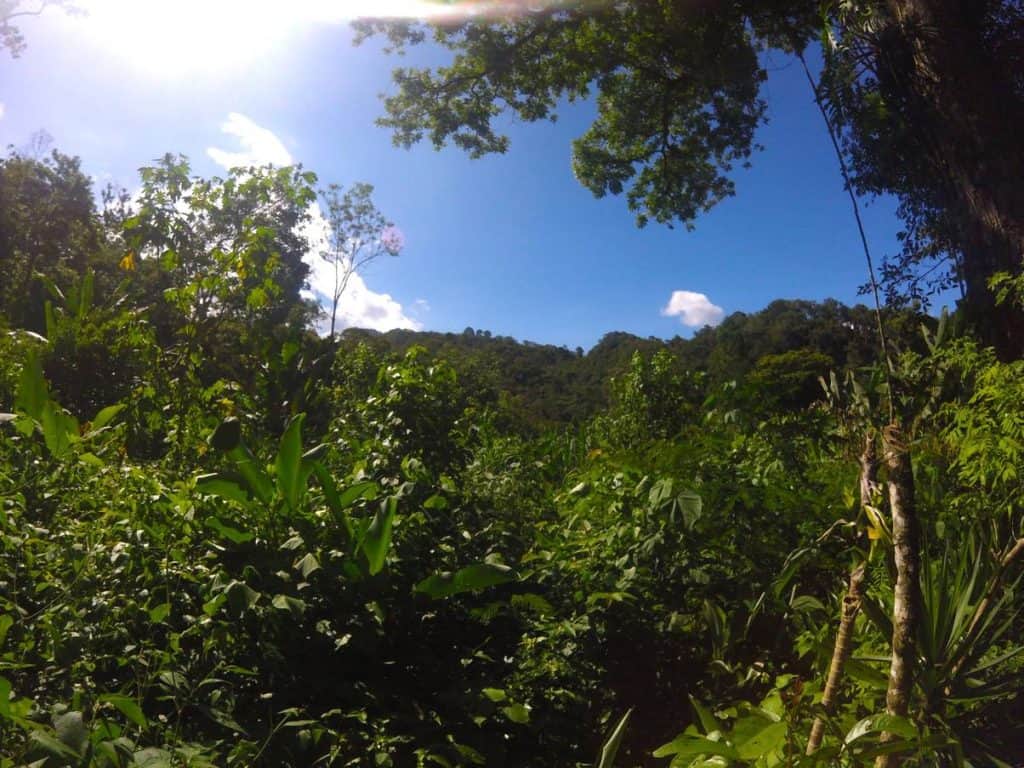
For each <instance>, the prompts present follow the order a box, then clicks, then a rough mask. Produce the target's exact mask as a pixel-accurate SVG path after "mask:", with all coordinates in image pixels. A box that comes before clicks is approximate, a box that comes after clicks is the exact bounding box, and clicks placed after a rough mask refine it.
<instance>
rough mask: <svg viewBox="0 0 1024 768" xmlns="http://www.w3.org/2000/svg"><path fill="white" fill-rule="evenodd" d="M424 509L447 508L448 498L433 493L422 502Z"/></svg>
mask: <svg viewBox="0 0 1024 768" xmlns="http://www.w3.org/2000/svg"><path fill="white" fill-rule="evenodd" d="M423 508H424V509H434V510H442V509H448V499H446V498H445V497H444V496H441V495H440V494H437V493H435V494H434V495H433V496H431V497H430V498H429V499H427V500H426V501H424V502H423Z"/></svg>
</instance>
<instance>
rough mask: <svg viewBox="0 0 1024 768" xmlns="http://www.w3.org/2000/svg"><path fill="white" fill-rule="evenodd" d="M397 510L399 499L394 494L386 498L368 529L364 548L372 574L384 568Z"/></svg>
mask: <svg viewBox="0 0 1024 768" xmlns="http://www.w3.org/2000/svg"><path fill="white" fill-rule="evenodd" d="M397 510H398V499H396V498H395V497H394V496H389V497H388V498H386V499H384V500H383V501H382V502H381V503H380V509H378V510H377V514H376V515H374V517H373V520H372V522H371V523H370V526H369V527H368V528H367V529H366V535H365V536H364V537H363V543H362V548H363V554H364V555H366V562H367V564H368V565H369V569H370V574H371V575H374V574H377V573H380V572H381V570H382V569H383V568H384V561H385V560H386V559H387V555H388V549H389V548H390V547H391V526H392V524H393V523H394V521H395V512H396V511H397Z"/></svg>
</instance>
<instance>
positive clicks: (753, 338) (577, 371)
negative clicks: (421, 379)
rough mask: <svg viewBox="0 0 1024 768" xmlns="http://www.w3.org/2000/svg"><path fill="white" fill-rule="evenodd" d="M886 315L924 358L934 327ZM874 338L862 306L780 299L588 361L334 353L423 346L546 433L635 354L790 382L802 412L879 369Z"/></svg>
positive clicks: (498, 346) (711, 377)
mask: <svg viewBox="0 0 1024 768" xmlns="http://www.w3.org/2000/svg"><path fill="white" fill-rule="evenodd" d="M886 316H887V317H886V322H887V323H888V324H889V326H890V327H891V328H892V332H893V333H894V334H897V335H898V336H899V338H900V341H901V343H903V344H905V345H906V346H908V347H910V348H914V349H918V350H923V349H924V344H923V341H922V340H921V337H920V326H921V325H922V324H923V325H926V326H927V327H929V328H934V324H935V321H934V318H931V317H928V316H927V315H924V314H921V313H917V312H913V311H910V310H901V311H892V312H887V313H886ZM875 329H876V319H875V316H874V314H873V313H872V312H871V311H870V310H868V309H867V307H864V306H862V305H860V306H856V307H847V306H844V305H842V304H840V303H839V302H836V301H832V300H829V301H825V302H822V303H816V302H811V301H800V300H779V301H775V302H773V303H772V304H771V305H770V306H768V307H766V308H765V309H763V310H762V311H760V312H755V313H753V314H749V315H748V314H745V313H742V312H737V313H735V314H733V315H730V316H729V317H727V318H726V319H725V321H724V322H723V323H722V324H721V325H719V326H716V327H711V326H705V327H704V328H703V329H701V330H699V331H698V332H697V333H696V334H695V335H694V336H693V337H692V338H682V337H679V336H677V337H675V338H673V339H670V340H662V339H657V338H653V337H652V338H646V339H643V338H640V337H638V336H633V335H631V334H628V333H621V332H612V333H608V334H605V335H604V337H602V338H601V340H600V341H599V342H598V343H597V344H596V345H595V346H594V347H593V348H591V349H590V350H587V351H586V352H584V350H583V349H582V348H577V349H576V350H575V351H574V352H571V351H569V350H568V349H566V348H565V347H555V346H551V345H546V344H535V343H531V342H529V341H524V342H519V341H516V340H515V339H511V338H508V337H503V336H496V335H493V334H492V333H491V332H490V331H484V330H474V329H473V328H466V329H465V330H464V331H463V332H462V333H437V332H418V331H408V330H393V331H388V332H387V333H383V334H382V333H376V332H373V331H364V330H359V329H349V330H348V331H346V332H345V333H344V334H343V335H342V336H341V338H340V348H341V349H342V350H344V351H346V352H351V351H353V350H355V349H356V348H358V346H359V345H361V344H365V345H367V346H368V347H369V348H371V349H372V350H374V351H375V352H376V353H377V354H378V355H380V356H386V355H388V354H392V355H403V354H405V353H406V352H407V351H408V350H409V349H410V348H411V347H413V346H419V347H423V348H424V349H426V350H427V351H428V352H430V354H431V355H432V356H434V357H437V358H441V359H444V360H446V361H448V362H450V363H451V364H452V365H454V366H455V367H456V369H457V370H458V371H459V375H460V377H461V378H463V379H464V380H466V381H467V383H468V382H472V385H473V386H475V387H477V388H479V389H480V390H481V392H484V391H486V392H487V395H484V397H485V398H492V399H493V398H495V397H498V396H503V397H505V403H506V405H509V406H512V407H514V408H515V409H516V410H518V411H519V412H520V414H521V416H522V417H523V418H524V420H525V424H524V426H533V427H537V428H543V427H545V426H554V425H566V424H577V423H582V422H583V421H585V420H587V419H589V418H591V417H592V416H594V415H596V414H597V413H598V411H600V410H602V409H604V408H607V407H608V405H609V402H610V394H611V389H610V385H611V380H612V379H613V378H615V377H617V376H620V375H621V374H623V373H625V372H626V371H627V370H629V367H630V363H631V361H632V359H633V355H634V354H636V353H640V355H641V356H642V357H650V356H652V355H654V354H656V353H657V352H660V351H664V352H667V353H668V354H669V355H670V356H671V357H672V358H673V359H674V360H675V364H676V365H677V366H678V367H679V369H680V370H686V371H690V372H694V373H698V372H699V373H701V374H704V375H705V377H706V382H707V385H708V386H711V387H716V386H720V385H723V384H726V383H728V382H731V381H737V380H744V379H746V378H748V377H753V378H756V379H758V380H761V379H763V378H764V377H765V376H768V377H787V378H788V379H789V380H790V386H792V387H794V388H796V390H799V392H800V394H799V396H798V397H797V400H798V401H799V404H800V405H807V404H809V403H810V402H812V401H813V400H815V399H817V398H818V397H820V396H821V394H822V392H821V388H820V386H819V384H818V378H819V377H821V376H824V375H825V374H827V373H828V371H829V370H832V369H835V370H845V369H850V368H860V367H863V366H866V365H869V364H871V363H873V362H876V361H877V357H878V353H877V340H876V337H875V333H876V330H875ZM794 396H796V394H795V393H794ZM490 401H491V400H489V401H488V402H490Z"/></svg>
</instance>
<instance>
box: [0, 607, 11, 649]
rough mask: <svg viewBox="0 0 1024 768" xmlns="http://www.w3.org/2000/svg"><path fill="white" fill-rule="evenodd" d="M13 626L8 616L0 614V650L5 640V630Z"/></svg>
mask: <svg viewBox="0 0 1024 768" xmlns="http://www.w3.org/2000/svg"><path fill="white" fill-rule="evenodd" d="M13 626H14V619H13V618H12V617H11V616H9V615H8V614H6V613H4V614H0V650H2V649H3V647H4V640H6V639H7V630H9V629H10V628H11V627H13Z"/></svg>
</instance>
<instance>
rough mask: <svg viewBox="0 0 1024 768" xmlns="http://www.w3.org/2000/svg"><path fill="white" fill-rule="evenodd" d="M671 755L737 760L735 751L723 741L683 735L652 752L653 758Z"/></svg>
mask: <svg viewBox="0 0 1024 768" xmlns="http://www.w3.org/2000/svg"><path fill="white" fill-rule="evenodd" d="M673 755H677V756H685V757H696V756H697V755H718V756H720V757H727V758H729V759H730V760H738V759H739V753H738V752H737V751H736V749H735V748H733V747H732V746H731V745H730V744H727V743H726V742H724V741H713V740H712V739H709V738H706V737H704V736H692V735H690V734H685V733H684V734H682V735H680V736H677V737H676V738H674V739H673V740H672V741H670V742H669V743H668V744H663V745H662V746H660V747H658V748H657V749H656V750H654V756H655V757H671V756H673Z"/></svg>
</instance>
